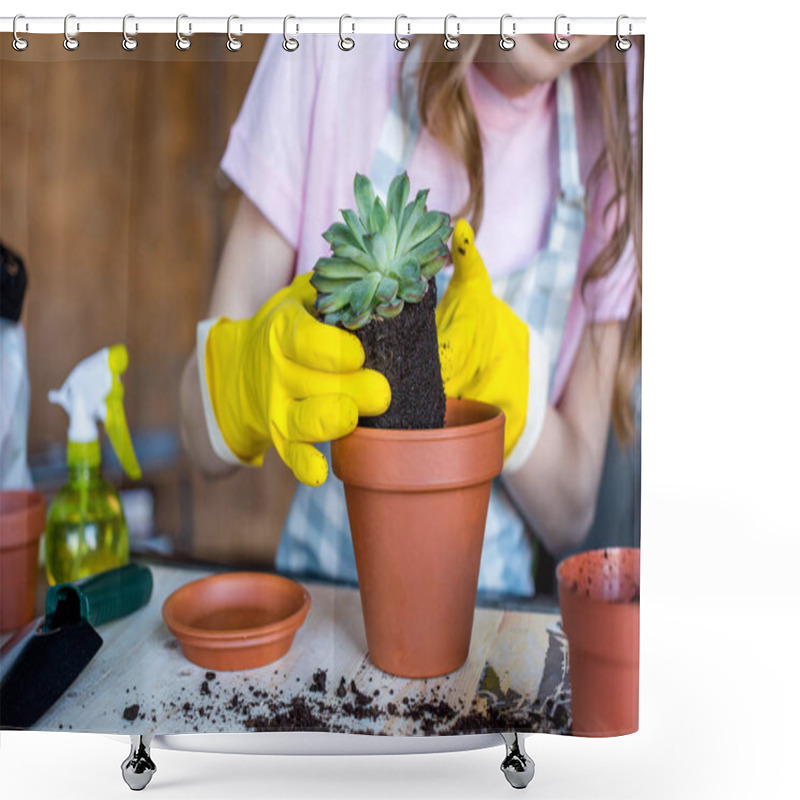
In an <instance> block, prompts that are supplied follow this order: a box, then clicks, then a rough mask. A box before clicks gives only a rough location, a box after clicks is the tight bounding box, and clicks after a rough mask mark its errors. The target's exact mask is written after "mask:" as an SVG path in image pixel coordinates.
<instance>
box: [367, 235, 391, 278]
mask: <svg viewBox="0 0 800 800" xmlns="http://www.w3.org/2000/svg"><path fill="white" fill-rule="evenodd" d="M364 244H365V245H366V248H367V251H368V252H369V254H370V256H372V259H373V261H374V262H375V266H374V267H373V269H379V270H380V271H381V272H383V271H384V270H385V269H386V266H387V262H388V260H389V259H388V253H387V251H386V240H385V239H384V238H383V237H382V236H377V235H375V234H374V233H368V234H367V235H366V236H365V237H364Z"/></svg>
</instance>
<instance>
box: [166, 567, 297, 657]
mask: <svg viewBox="0 0 800 800" xmlns="http://www.w3.org/2000/svg"><path fill="white" fill-rule="evenodd" d="M310 606H311V597H310V596H309V594H308V592H307V591H306V590H305V589H304V588H303V587H302V586H301V585H300V584H299V583H295V582H294V581H291V580H289V579H288V578H283V577H281V576H280V575H268V574H266V573H263V572H229V573H224V574H221V575H212V576H211V577H209V578H201V579H200V580H197V581H192V582H191V583H187V584H186V585H185V586H181V588H180V589H176V590H175V591H174V592H173V593H172V594H171V595H170V596H169V597H168V598H167V599H166V600H165V601H164V606H163V607H162V609H161V613H162V615H163V617H164V622H165V623H166V624H167V627H168V628H169V629H170V631H171V632H172V633H173V635H174V636H175V638H176V639H177V640H178V642H179V643H180V646H181V650H182V651H183V654H184V655H185V656H186V658H188V659H189V661H192V662H193V663H195V664H198V665H199V666H201V667H206V668H207V669H218V670H239V669H254V668H255V667H262V666H264V665H265V664H269V663H271V662H272V661H276V660H277V659H279V658H280V657H281V656H283V655H285V654H286V653H287V652H288V650H289V648H290V647H291V646H292V641H293V640H294V635H295V633H296V632H297V629H298V628H299V627H300V626H301V625H302V624H303V622H304V621H305V618H306V615H307V614H308V609H309V607H310Z"/></svg>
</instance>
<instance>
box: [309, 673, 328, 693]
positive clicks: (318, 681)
mask: <svg viewBox="0 0 800 800" xmlns="http://www.w3.org/2000/svg"><path fill="white" fill-rule="evenodd" d="M327 681H328V670H326V669H318V670H317V671H316V672H315V673H314V677H313V678H312V680H311V691H312V692H320V693H321V694H325V685H326V683H327Z"/></svg>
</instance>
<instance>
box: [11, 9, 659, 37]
mask: <svg viewBox="0 0 800 800" xmlns="http://www.w3.org/2000/svg"><path fill="white" fill-rule="evenodd" d="M14 19H15V18H14V17H0V32H4V33H11V32H12V31H14V30H15V27H14ZM16 20H17V22H16V33H17V35H18V36H24V35H27V34H61V35H62V36H63V35H64V34H65V27H66V32H67V33H68V34H69V36H73V37H75V36H80V35H81V34H85V33H120V34H122V32H123V18H122V17H82V16H78V15H73V14H70V15H68V17H66V18H65V17H33V16H32V17H27V16H23V15H18V17H17V18H16ZM229 25H230V33H232V34H233V35H235V36H237V37H238V36H245V35H247V34H259V33H261V34H263V33H289V34H291V35H298V34H299V35H302V34H314V33H334V34H339V33H344V34H347V35H348V36H352V35H354V34H355V35H358V34H395V33H399V35H401V36H409V35H411V34H414V33H417V34H442V35H444V33H445V29H446V30H447V32H448V33H449V34H450V35H451V36H463V35H475V34H498V36H499V35H500V30H501V21H500V17H499V16H498V17H459V16H458V15H453V14H450V15H448V18H447V22H445V17H406V16H404V15H401V16H400V17H397V18H395V17H355V16H350V15H344V17H343V18H341V19H340V18H339V17H303V16H296V17H295V16H290V17H286V18H284V17H236V16H233V17H230V18H229V17H193V16H190V15H185V14H182V15H180V17H179V18H176V17H136V16H133V15H128V16H127V17H126V21H125V33H126V34H127V35H128V36H131V37H135V36H137V35H139V34H145V33H173V34H174V33H176V32H179V33H180V34H181V35H183V36H191V35H192V34H197V33H223V34H225V33H228V32H229ZM618 26H619V27H618ZM502 27H503V32H504V33H505V35H507V36H517V35H520V34H525V33H542V34H550V35H553V33H554V31H555V30H556V29H557V32H558V35H559V36H564V37H567V36H573V35H578V36H580V35H599V36H603V35H606V36H614V35H616V34H619V35H621V36H637V35H640V34H643V33H644V32H645V18H644V17H627V16H625V15H622V16H621V17H619V18H617V17H570V16H567V15H565V14H559V15H558V17H557V18H556V17H514V16H511V15H508V14H506V15H504V18H503V22H502Z"/></svg>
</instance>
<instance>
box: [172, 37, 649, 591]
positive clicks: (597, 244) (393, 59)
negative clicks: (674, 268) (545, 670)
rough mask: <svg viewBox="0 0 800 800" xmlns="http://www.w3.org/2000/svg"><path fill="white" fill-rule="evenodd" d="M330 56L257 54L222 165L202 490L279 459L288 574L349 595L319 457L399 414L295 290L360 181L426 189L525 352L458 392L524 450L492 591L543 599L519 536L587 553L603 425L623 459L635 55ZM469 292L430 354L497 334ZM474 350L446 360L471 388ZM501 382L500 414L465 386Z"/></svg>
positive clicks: (502, 486) (199, 375) (629, 360)
mask: <svg viewBox="0 0 800 800" xmlns="http://www.w3.org/2000/svg"><path fill="white" fill-rule="evenodd" d="M335 42H336V40H335V39H331V38H330V37H313V38H311V37H309V40H308V41H303V43H302V44H301V47H300V48H299V50H298V51H297V52H295V53H286V52H284V51H283V50H282V49H281V46H280V45H281V41H280V39H279V38H277V37H273V38H272V39H270V40H268V42H267V45H266V48H265V51H264V54H263V56H262V59H261V62H260V64H259V66H258V68H257V70H256V73H255V76H254V78H253V81H252V84H251V86H250V89H249V91H248V95H247V98H246V100H245V102H244V105H243V107H242V110H241V112H240V115H239V118H238V120H237V122H236V123H235V125H234V126H233V128H232V131H231V136H230V140H229V143H228V149H227V151H226V154H225V157H224V158H223V162H222V166H223V168H224V169H225V171H226V172H227V173H228V174H229V175H230V176H231V178H232V179H233V180H234V182H235V183H237V185H238V186H239V187H240V188H241V189H242V191H243V195H244V196H243V198H242V201H241V204H240V207H239V209H238V212H237V215H236V218H235V220H234V223H233V227H232V230H231V233H230V236H229V238H228V241H227V244H226V247H225V249H224V252H223V255H222V260H221V263H220V268H219V272H218V275H217V279H216V283H215V286H214V290H213V294H212V299H211V306H210V312H209V316H210V317H211V319H210V320H208V321H207V322H206V323H201V325H200V326H199V335H198V351H197V352H198V353H200V354H201V358H200V359H199V363H198V359H197V357H196V356H193V357H192V359H190V361H189V363H188V364H187V367H186V370H185V373H184V379H183V385H182V420H183V434H184V440H185V442H186V445H187V447H188V449H189V451H190V453H191V454H192V456H193V458H194V460H195V462H196V463H197V465H198V466H199V467H200V468H201V469H202V470H203V471H204V472H206V473H207V474H221V473H222V472H225V471H227V470H229V469H230V468H231V466H230V465H231V464H242V463H246V464H260V463H261V459H262V458H263V453H264V452H265V450H266V449H267V448H268V447H270V446H275V447H276V449H277V450H278V452H279V454H280V455H281V457H282V458H283V460H284V461H285V462H286V463H287V464H288V465H289V466H290V468H292V469H293V471H294V472H295V475H297V476H298V478H299V479H300V480H301V481H302V483H301V485H300V486H299V487H298V490H297V493H296V495H295V498H294V501H293V504H292V508H291V510H290V513H289V517H288V519H287V523H286V527H285V529H284V534H283V537H282V539H281V544H280V547H279V550H278V554H277V559H276V561H277V566H278V568H279V569H282V570H286V571H296V572H305V573H312V574H319V575H323V576H327V577H333V578H339V579H345V580H353V581H354V580H355V579H356V574H355V563H354V559H353V553H352V545H351V543H350V536H349V530H348V527H347V514H346V509H345V505H344V498H343V492H342V489H341V485H340V484H339V483H338V481H336V479H335V478H334V477H333V476H329V477H327V480H326V475H327V465H326V463H325V461H324V458H323V456H322V455H321V453H320V451H319V450H317V449H315V448H314V447H313V445H312V443H313V442H324V441H327V440H330V439H333V438H337V437H338V436H343V435H346V434H347V433H348V432H349V431H350V430H352V428H353V427H354V426H355V424H356V420H357V416H358V415H359V414H361V415H364V414H379V413H382V412H383V411H384V410H385V408H386V407H387V406H388V403H389V401H390V393H389V390H388V384H387V383H386V382H385V380H384V379H383V377H382V376H380V375H378V374H377V373H373V372H371V371H369V370H363V369H362V368H361V367H362V365H363V351H361V350H360V344H358V342H357V340H356V339H355V337H353V336H352V335H350V334H348V333H346V332H344V331H341V330H338V329H335V328H331V327H330V326H324V325H322V324H321V323H319V322H318V321H316V320H315V319H314V318H313V315H312V313H311V312H310V311H309V306H310V301H311V300H312V299H313V294H310V293H313V290H312V289H311V288H310V287H309V285H308V282H307V280H304V279H295V280H294V281H292V279H293V277H294V276H302V275H304V274H307V273H308V272H309V271H310V270H311V269H312V267H313V265H314V263H315V262H316V260H317V258H318V257H319V256H322V255H325V254H326V250H327V245H326V243H325V242H324V240H323V239H322V237H321V233H322V232H323V231H324V230H325V229H326V228H327V227H328V225H329V224H330V223H331V222H332V221H333V220H334V219H335V218H336V217H337V216H338V209H340V208H345V207H349V206H351V205H352V199H351V198H352V188H351V187H352V180H353V176H354V174H355V173H356V172H361V173H365V174H368V175H370V176H371V177H372V179H373V182H374V183H375V184H376V186H377V187H379V188H383V189H384V191H385V189H386V187H387V186H388V182H389V180H390V179H391V177H392V176H393V175H395V174H396V173H397V172H400V171H402V170H403V169H406V170H407V171H408V173H409V176H410V178H411V183H412V187H413V189H414V190H416V189H419V188H424V187H429V188H430V194H429V200H428V201H429V206H430V207H431V208H437V209H442V210H447V211H449V212H451V215H453V216H462V217H465V218H467V219H469V220H470V221H471V223H472V227H471V228H470V227H469V226H468V225H467V227H466V228H465V227H463V225H462V227H460V228H459V226H457V231H461V232H466V235H465V237H464V238H465V240H467V239H469V238H470V236H471V234H472V230H473V229H474V230H475V232H476V233H475V236H474V237H473V238H472V239H471V241H470V246H471V247H473V248H474V247H477V249H478V250H479V251H480V255H481V256H482V257H483V262H485V264H486V266H487V269H488V273H489V276H490V277H491V280H492V284H491V285H492V290H493V293H494V295H495V297H496V298H497V301H496V302H493V303H492V304H491V308H492V312H491V314H489V315H488V316H489V317H490V319H489V323H490V327H491V326H494V329H495V330H507V329H508V328H509V327H511V328H513V329H514V330H517V331H520V333H519V335H518V336H517V339H516V340H515V344H514V345H513V346H510V347H507V348H506V349H505V351H504V352H496V351H494V350H493V349H492V347H491V346H489V345H487V346H486V347H484V348H482V350H485V351H487V352H488V355H487V357H486V363H476V364H473V366H472V367H471V369H472V373H473V374H472V376H471V378H470V376H464V375H463V374H461V375H460V376H459V377H458V379H457V380H458V382H460V383H461V387H462V388H463V387H464V386H471V387H472V388H473V389H474V391H473V392H472V394H471V396H473V397H474V399H479V400H480V399H494V400H495V401H498V402H499V403H500V405H501V406H502V407H503V410H504V411H505V412H506V416H507V418H508V420H509V423H510V424H512V425H515V426H516V428H517V429H518V430H519V431H520V435H519V436H518V437H516V438H517V440H518V441H515V442H514V443H513V444H514V447H513V451H512V452H510V453H508V458H507V462H506V466H507V468H508V469H506V470H504V475H503V477H502V480H501V481H498V482H496V485H495V487H494V489H493V492H492V500H491V502H490V507H489V514H488V519H487V528H486V537H485V544H484V551H483V556H482V563H481V575H480V580H479V587H480V588H481V589H489V590H496V591H503V592H509V593H517V594H532V593H533V591H534V586H533V553H534V545H533V542H532V541H531V539H530V537H529V535H528V534H527V533H526V523H527V525H528V526H530V528H532V529H533V530H534V531H535V532H536V535H537V537H538V538H539V540H540V541H541V542H542V543H543V544H544V546H545V547H546V548H547V550H549V551H550V552H551V553H553V554H554V555H558V554H559V553H562V552H564V551H566V550H568V549H569V548H571V547H573V546H575V545H576V544H578V543H579V542H580V541H581V539H582V538H583V537H584V536H585V534H586V532H587V530H588V528H589V526H590V524H591V520H592V516H593V511H594V506H595V501H596V497H597V489H598V485H599V481H600V477H601V472H602V465H603V460H604V453H605V444H606V436H607V431H608V425H609V419H610V418H611V417H612V416H613V421H614V424H615V426H616V428H617V431H618V434H619V435H620V436H621V437H622V438H623V439H624V438H627V437H629V436H630V435H631V433H632V428H633V422H632V413H631V406H630V389H631V385H632V383H633V380H634V378H635V375H636V373H637V371H638V368H639V358H640V355H639V354H640V347H641V327H640V320H641V311H640V286H641V259H640V255H639V254H640V242H639V236H638V231H639V220H638V214H639V209H640V197H641V195H640V168H639V165H640V163H641V159H640V155H639V152H640V150H639V148H640V137H639V138H637V136H636V135H635V133H632V131H634V132H635V131H636V130H639V129H640V128H639V127H638V124H637V119H636V118H637V117H638V108H639V107H640V104H639V103H637V102H636V98H637V97H638V96H639V91H640V90H639V89H638V88H637V87H636V83H637V81H636V77H637V76H638V75H640V74H641V70H640V64H641V60H640V58H639V56H638V53H637V52H636V51H637V48H636V47H635V48H634V49H633V50H632V51H630V52H628V53H627V54H624V55H623V54H620V53H618V52H617V51H616V50H615V49H614V48H613V45H612V42H611V41H609V40H608V39H606V38H601V37H582V38H574V39H573V40H572V43H571V46H570V48H569V50H567V51H566V52H558V51H556V50H555V49H554V48H553V47H552V37H539V36H521V37H517V46H516V47H515V49H514V50H512V51H510V52H505V51H501V50H500V49H499V48H498V47H497V41H496V38H495V37H469V38H467V37H465V38H464V40H463V41H462V43H461V46H460V48H459V49H458V50H457V51H455V52H447V51H445V50H444V49H443V48H442V45H441V40H440V39H439V38H435V39H434V38H433V37H430V38H427V39H426V38H421V39H419V40H417V41H415V42H414V43H413V45H412V47H411V48H410V50H409V51H408V52H406V53H405V54H400V53H398V52H396V51H395V49H394V48H392V46H391V43H390V40H389V41H387V40H386V39H384V38H382V37H364V38H363V39H360V40H359V41H358V45H357V47H356V49H355V50H354V51H353V52H351V53H342V52H340V51H339V50H338V49H337V48H336V43H335ZM631 108H633V109H636V111H635V112H634V113H631V110H630V109H631ZM453 253H454V258H455V260H456V266H458V261H459V257H458V255H457V251H456V249H455V248H454V250H453ZM290 284H291V285H290ZM468 284H469V282H468V281H463V280H462V281H454V282H453V286H452V287H451V288H450V289H449V290H448V292H446V293H445V297H444V299H443V300H442V306H446V311H447V313H444V312H442V313H440V314H438V315H437V320H438V322H437V325H438V328H439V337H440V341H448V339H452V338H453V337H454V336H455V332H456V331H460V333H459V336H461V335H462V334H463V332H464V331H465V330H467V332H468V335H467V339H471V342H472V344H474V342H476V341H481V342H483V343H484V344H485V343H486V337H485V336H483V332H482V326H484V325H485V324H486V319H485V318H486V317H487V314H486V313H482V312H480V311H478V312H476V304H477V303H478V302H479V297H478V296H477V293H476V292H472V293H471V292H470V291H468V290H467V289H466V288H465V287H467V286H468ZM284 287H288V288H284ZM442 288H444V287H442ZM440 296H441V295H440ZM486 307H488V306H486ZM441 310H442V309H441V307H440V311H441ZM223 315H224V316H225V318H223V319H220V320H218V319H217V318H218V317H222V316H223ZM232 320H237V321H236V322H233V321H232ZM470 320H472V321H473V322H469V321H470ZM522 331H524V333H523V332H522ZM467 339H463V338H462V339H461V340H459V341H458V342H455V344H457V345H458V347H457V348H456V349H457V350H458V349H459V348H460V357H459V359H458V362H459V364H460V365H462V366H463V364H464V362H465V358H466V356H465V353H467V352H468V351H470V344H469V342H468V341H467ZM354 342H355V344H354ZM498 365H500V366H499V367H498ZM498 369H499V372H497V376H500V375H502V374H505V375H515V376H521V377H520V378H519V380H516V381H515V385H516V384H520V385H522V387H523V388H522V389H519V390H518V389H515V388H513V387H512V388H510V389H508V390H507V391H506V390H505V389H502V387H503V386H506V384H507V383H508V382H506V381H502V380H500V379H499V378H497V379H496V380H495V381H494V389H495V390H496V389H497V387H498V385H499V386H501V391H500V395H505V396H502V397H500V398H499V400H498V397H497V396H496V393H495V396H492V397H491V398H489V397H486V396H483V397H482V396H481V381H479V380H477V378H476V376H477V375H478V374H480V375H482V376H487V375H488V376H489V377H490V378H491V376H492V373H493V372H494V371H495V370H498ZM444 370H445V372H446V371H447V367H445V368H444ZM455 372H459V370H458V369H455ZM497 376H496V377H497ZM444 377H445V388H446V390H448V391H449V392H450V393H458V391H459V387H457V386H455V385H454V383H453V380H450V382H449V383H448V380H449V378H451V379H452V378H453V376H452V375H451V376H448V375H447V374H445V375H444ZM306 484H310V485H311V486H309V485H306ZM316 484H324V485H322V486H315V487H314V488H312V486H314V485H316Z"/></svg>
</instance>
